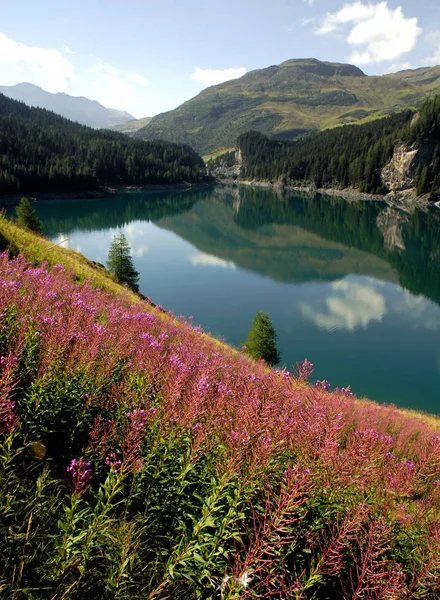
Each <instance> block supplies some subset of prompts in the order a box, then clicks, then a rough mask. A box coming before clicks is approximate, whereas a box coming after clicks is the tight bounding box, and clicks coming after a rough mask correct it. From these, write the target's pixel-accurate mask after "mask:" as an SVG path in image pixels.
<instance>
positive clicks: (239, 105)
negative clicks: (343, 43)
mask: <svg viewBox="0 0 440 600" xmlns="http://www.w3.org/2000/svg"><path fill="white" fill-rule="evenodd" d="M436 93H440V67H426V68H424V67H422V68H420V69H415V70H406V71H400V72H398V73H391V74H388V75H381V76H370V75H366V74H365V73H364V72H363V71H362V70H361V69H359V68H358V67H356V66H355V65H349V64H347V65H346V64H343V63H331V62H324V61H319V60H317V59H291V60H287V61H284V62H283V63H281V64H280V65H272V66H269V67H265V68H263V69H256V70H254V71H250V72H248V73H246V74H245V75H243V77H240V78H239V79H233V80H230V81H227V82H224V83H220V84H217V85H215V86H212V87H209V88H206V89H204V90H203V91H202V92H200V94H198V95H197V96H195V97H194V98H192V99H191V100H188V101H187V102H185V103H184V104H182V105H180V106H179V107H177V108H176V109H174V110H173V111H169V112H166V113H161V114H159V115H156V116H155V117H153V118H152V120H151V121H150V122H149V123H148V124H147V125H146V126H145V127H143V128H142V129H140V130H139V131H138V132H137V133H135V137H139V138H141V139H158V138H162V139H165V140H168V141H174V142H180V143H182V142H183V143H186V144H189V145H191V146H192V147H193V148H194V149H196V150H197V151H198V152H200V153H202V154H205V155H207V154H211V153H215V152H216V151H218V150H221V149H227V148H231V147H233V146H235V141H236V139H237V137H238V135H239V134H241V133H244V132H246V131H249V130H255V131H260V132H261V133H264V134H265V135H269V136H271V137H275V138H277V139H296V138H298V137H301V136H303V135H305V134H307V133H310V132H313V131H319V130H322V129H328V128H332V127H335V126H338V125H344V124H351V123H364V122H367V121H370V120H373V119H377V118H380V117H383V116H387V115H389V114H393V113H395V112H398V111H400V110H403V109H407V108H413V109H415V108H417V107H418V105H419V104H420V103H421V102H422V101H423V100H424V99H426V98H427V97H430V96H431V95H434V94H436Z"/></svg>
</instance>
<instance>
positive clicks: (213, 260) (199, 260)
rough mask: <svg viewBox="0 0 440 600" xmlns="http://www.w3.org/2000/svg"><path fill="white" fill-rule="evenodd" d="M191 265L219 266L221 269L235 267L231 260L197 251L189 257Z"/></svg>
mask: <svg viewBox="0 0 440 600" xmlns="http://www.w3.org/2000/svg"><path fill="white" fill-rule="evenodd" d="M189 260H190V262H191V264H192V265H194V266H195V267H200V266H201V267H220V268H222V269H235V268H236V267H235V263H233V262H232V261H231V260H223V259H222V258H218V257H217V256H213V255H212V254H207V253H206V252H198V253H197V254H192V255H191V256H190V257H189Z"/></svg>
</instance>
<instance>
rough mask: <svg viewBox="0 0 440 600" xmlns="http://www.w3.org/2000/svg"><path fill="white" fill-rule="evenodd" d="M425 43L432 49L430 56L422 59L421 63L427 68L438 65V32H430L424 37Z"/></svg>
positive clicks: (439, 41)
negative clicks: (427, 66)
mask: <svg viewBox="0 0 440 600" xmlns="http://www.w3.org/2000/svg"><path fill="white" fill-rule="evenodd" d="M426 42H427V44H428V45H429V46H430V47H431V48H432V50H431V51H432V54H431V55H430V56H427V57H426V58H424V59H423V63H424V64H425V65H429V66H432V67H433V66H436V65H440V31H430V32H429V33H428V34H427V35H426Z"/></svg>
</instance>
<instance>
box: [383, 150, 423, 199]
mask: <svg viewBox="0 0 440 600" xmlns="http://www.w3.org/2000/svg"><path fill="white" fill-rule="evenodd" d="M417 153H418V149H416V148H409V147H408V146H407V145H406V144H397V145H396V146H395V148H394V155H393V158H392V159H391V162H390V163H389V164H388V165H387V166H386V167H385V168H384V169H383V170H382V179H383V181H384V183H385V185H386V186H387V187H388V188H389V189H390V191H391V193H393V194H395V193H396V192H401V191H404V190H409V189H411V188H413V187H414V179H413V177H414V171H415V169H414V164H415V159H416V156H417Z"/></svg>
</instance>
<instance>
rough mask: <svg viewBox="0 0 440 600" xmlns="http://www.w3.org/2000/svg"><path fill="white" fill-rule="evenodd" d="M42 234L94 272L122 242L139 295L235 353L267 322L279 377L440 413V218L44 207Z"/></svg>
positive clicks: (239, 201)
mask: <svg viewBox="0 0 440 600" xmlns="http://www.w3.org/2000/svg"><path fill="white" fill-rule="evenodd" d="M36 209H37V213H38V216H39V218H40V219H41V220H42V222H43V224H44V229H45V233H46V235H48V236H50V237H51V238H52V239H53V240H54V241H56V242H58V241H61V240H63V239H65V238H69V239H68V242H65V243H64V245H65V246H68V247H70V248H73V249H75V250H79V251H80V252H82V253H83V254H85V255H86V256H87V257H89V258H91V259H93V260H95V261H98V262H101V263H103V264H105V261H106V258H107V253H108V249H109V246H110V244H111V240H112V237H113V235H114V234H115V233H116V232H117V231H118V230H122V231H124V233H125V234H126V236H127V238H128V241H129V243H130V246H131V248H132V253H133V258H134V263H135V267H136V269H137V270H138V271H139V272H140V288H141V291H142V292H143V293H144V294H146V295H148V296H150V297H151V299H152V300H153V301H154V302H155V303H157V304H161V305H163V306H164V307H165V308H166V309H169V310H174V311H175V313H176V314H184V315H186V316H189V315H192V316H193V318H194V323H195V324H200V325H201V326H202V327H203V328H204V329H206V330H208V331H210V332H212V333H213V334H214V335H215V336H218V337H223V338H225V339H226V340H227V341H228V342H230V343H231V344H233V345H236V346H239V345H241V343H242V342H243V340H244V339H245V338H246V335H247V333H248V331H249V328H250V326H251V323H252V320H253V317H254V315H255V313H256V312H257V311H258V310H267V311H268V312H269V313H270V316H271V318H272V321H273V323H274V326H275V329H276V331H277V334H278V342H279V343H278V346H279V349H280V351H281V353H282V359H283V363H284V364H285V365H287V367H288V368H290V367H291V365H292V364H293V363H295V362H296V361H301V360H303V359H304V358H306V357H307V358H308V359H309V360H311V361H312V362H313V363H314V364H315V366H316V371H315V373H314V377H315V378H317V379H324V378H325V379H328V380H329V381H330V382H331V384H332V385H333V386H335V387H336V386H347V385H350V386H351V388H352V390H353V391H354V392H355V393H356V394H357V395H359V396H363V395H365V396H368V397H371V398H373V399H375V400H378V401H380V402H388V403H389V402H394V403H395V404H397V405H399V406H410V407H414V408H418V409H421V410H426V411H429V412H434V413H440V393H439V389H440V308H439V304H440V218H439V214H438V213H434V212H433V213H432V214H426V213H423V212H415V213H414V214H413V215H407V214H405V213H402V212H399V211H397V210H395V209H391V208H389V207H386V206H385V205H384V204H383V203H377V202H359V203H356V202H347V201H345V200H343V199H334V198H327V197H323V196H316V197H310V196H307V195H298V194H296V195H295V194H290V195H277V194H275V193H274V192H272V191H266V190H250V189H246V188H245V189H241V188H240V189H230V190H227V189H216V190H212V191H203V192H200V191H199V192H158V193H152V192H149V193H145V194H125V195H121V196H117V197H112V198H107V199H99V200H71V199H69V200H59V201H44V202H43V201H42V202H39V203H38V204H37V206H36Z"/></svg>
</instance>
